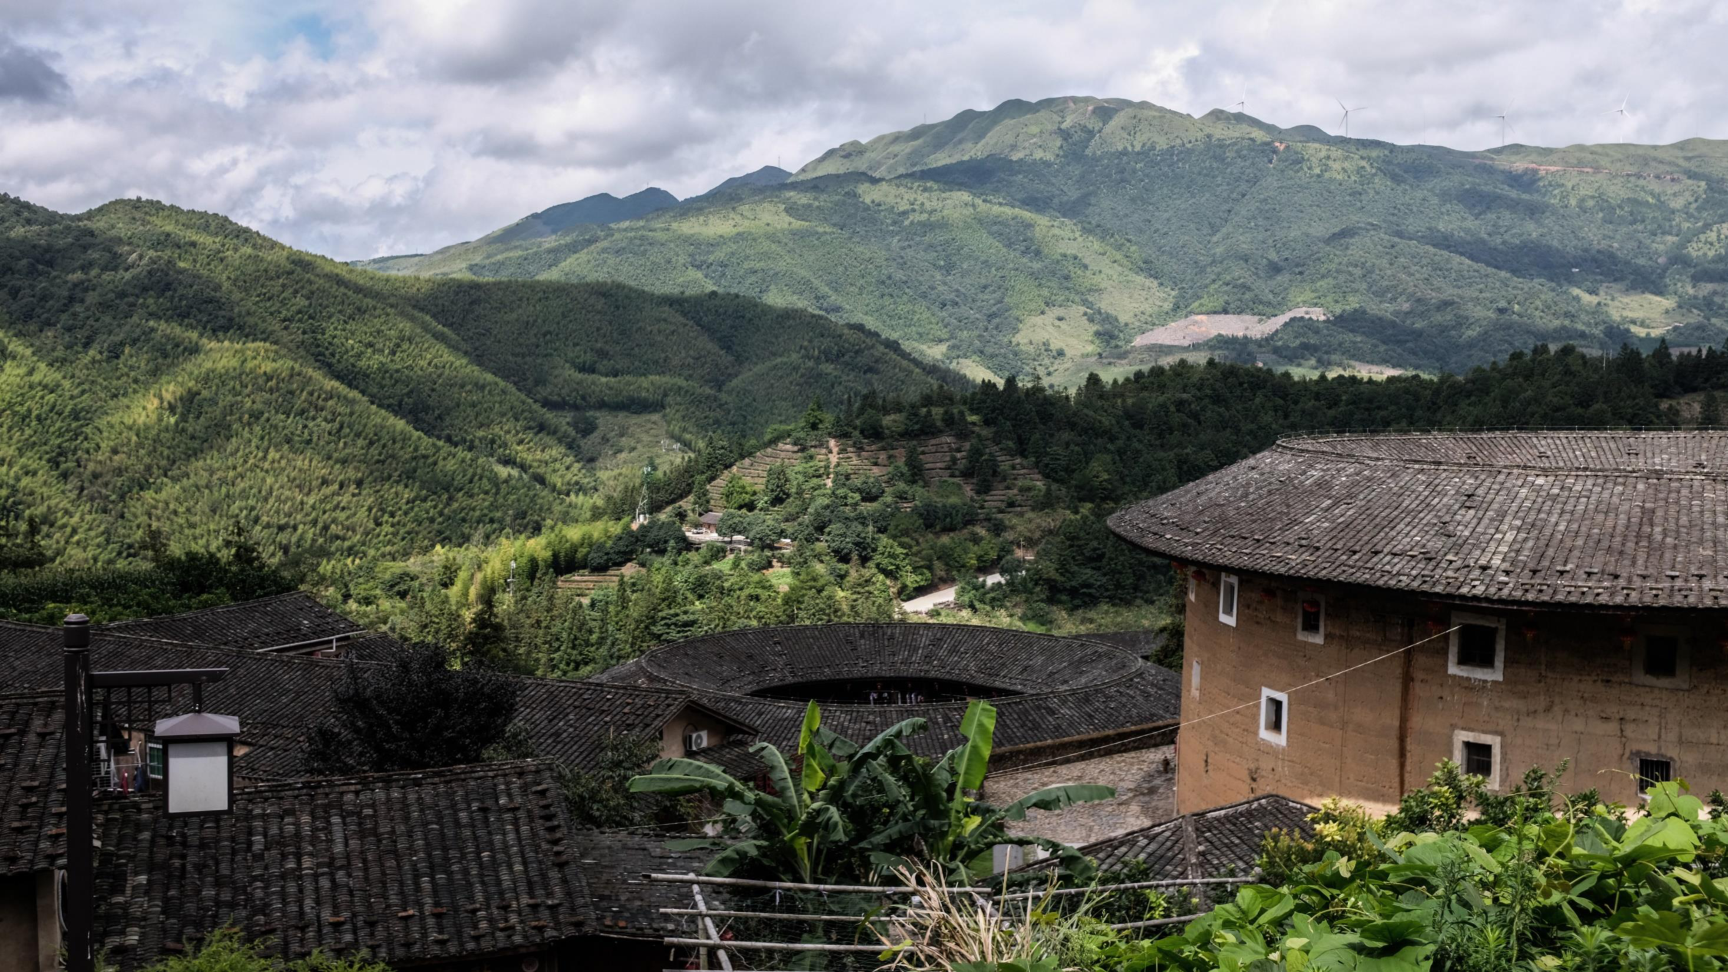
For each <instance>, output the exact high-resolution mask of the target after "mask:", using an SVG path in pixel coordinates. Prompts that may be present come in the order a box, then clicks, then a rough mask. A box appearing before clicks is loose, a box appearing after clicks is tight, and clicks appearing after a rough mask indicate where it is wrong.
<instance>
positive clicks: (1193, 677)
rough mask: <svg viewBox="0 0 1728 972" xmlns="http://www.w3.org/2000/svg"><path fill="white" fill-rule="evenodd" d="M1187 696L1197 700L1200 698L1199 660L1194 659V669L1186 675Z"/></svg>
mask: <svg viewBox="0 0 1728 972" xmlns="http://www.w3.org/2000/svg"><path fill="white" fill-rule="evenodd" d="M1188 694H1189V695H1192V696H1193V697H1194V698H1196V699H1198V698H1199V697H1200V659H1198V658H1196V659H1194V667H1193V668H1191V669H1189V673H1188Z"/></svg>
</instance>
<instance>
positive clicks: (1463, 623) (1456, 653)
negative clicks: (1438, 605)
mask: <svg viewBox="0 0 1728 972" xmlns="http://www.w3.org/2000/svg"><path fill="white" fill-rule="evenodd" d="M1452 628H1453V630H1452V637H1451V639H1450V642H1449V645H1450V647H1449V648H1448V649H1447V652H1446V672H1447V674H1449V675H1461V676H1463V677H1465V678H1476V679H1481V680H1483V681H1486V682H1499V681H1502V680H1504V679H1505V677H1506V619H1505V618H1497V617H1494V616H1493V615H1489V614H1471V613H1470V612H1468V611H1453V612H1452Z"/></svg>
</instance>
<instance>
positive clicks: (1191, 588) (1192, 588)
mask: <svg viewBox="0 0 1728 972" xmlns="http://www.w3.org/2000/svg"><path fill="white" fill-rule="evenodd" d="M1199 589H1200V582H1199V581H1196V580H1195V579H1194V573H1193V571H1189V573H1188V600H1190V601H1192V600H1194V598H1195V595H1196V593H1197V592H1198V591H1199Z"/></svg>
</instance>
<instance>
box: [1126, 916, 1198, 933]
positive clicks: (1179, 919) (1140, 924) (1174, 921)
mask: <svg viewBox="0 0 1728 972" xmlns="http://www.w3.org/2000/svg"><path fill="white" fill-rule="evenodd" d="M1200 917H1203V916H1202V915H1178V916H1176V917H1175V918H1157V919H1154V920H1152V921H1125V922H1123V923H1121V924H1120V925H1111V926H1110V930H1111V931H1124V930H1126V929H1129V928H1158V927H1161V926H1163V925H1180V924H1182V923H1184V922H1189V921H1193V920H1194V919H1196V918H1200Z"/></svg>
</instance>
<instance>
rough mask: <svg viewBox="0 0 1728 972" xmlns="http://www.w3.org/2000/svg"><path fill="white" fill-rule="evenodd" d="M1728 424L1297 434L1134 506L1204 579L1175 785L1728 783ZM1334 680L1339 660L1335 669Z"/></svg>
mask: <svg viewBox="0 0 1728 972" xmlns="http://www.w3.org/2000/svg"><path fill="white" fill-rule="evenodd" d="M1725 502H1728V433H1724V432H1501V433H1468V434H1465V433H1447V434H1441V433H1433V434H1379V435H1327V436H1308V437H1300V438H1291V439H1286V440H1283V441H1281V442H1279V443H1278V444H1277V445H1275V446H1273V447H1272V448H1271V449H1268V450H1266V451H1265V452H1262V453H1260V454H1259V455H1256V456H1254V457H1252V458H1250V459H1246V460H1244V461H1242V462H1239V463H1236V464H1235V465H1233V466H1230V467H1228V468H1226V469H1223V470H1221V471H1219V472H1217V473H1214V474H1212V475H1211V476H1208V477H1206V478H1204V479H1201V480H1199V481H1197V482H1194V483H1191V484H1189V485H1187V486H1184V487H1182V488H1180V489H1177V490H1175V491H1174V492H1171V493H1167V494H1165V495H1163V496H1160V497H1158V498H1156V499H1153V500H1150V501H1147V502H1144V503H1141V504H1138V505H1136V506H1133V507H1130V508H1128V509H1125V510H1123V511H1121V512H1119V513H1117V514H1116V515H1115V516H1113V517H1112V518H1111V520H1110V525H1111V527H1112V529H1114V530H1115V531H1116V532H1117V533H1118V534H1120V535H1121V536H1122V537H1124V538H1126V539H1127V540H1129V541H1131V542H1133V543H1135V544H1138V545H1140V546H1142V547H1144V548H1146V549H1148V550H1151V551H1153V552H1155V553H1158V554H1161V555H1163V556H1166V557H1169V558H1170V559H1171V560H1172V561H1174V562H1176V564H1177V565H1178V567H1179V568H1181V569H1184V570H1186V572H1187V576H1188V604H1187V632H1186V644H1185V652H1184V671H1183V673H1182V730H1181V733H1180V735H1179V737H1178V740H1177V766H1178V775H1177V805H1178V809H1179V810H1180V811H1181V812H1189V811H1194V810H1199V809H1204V808H1206V807H1212V806H1217V805H1219V804H1224V803H1230V802H1233V801H1237V800H1242V799H1245V798H1248V797H1251V796H1253V795H1255V794H1261V793H1280V794H1283V795H1285V796H1288V797H1293V798H1296V799H1300V800H1305V801H1307V802H1310V803H1313V802H1317V801H1319V800H1320V799H1322V798H1324V797H1326V796H1330V795H1334V794H1336V795H1340V796H1343V797H1345V798H1347V799H1351V800H1356V801H1359V802H1363V803H1366V804H1369V805H1371V806H1375V807H1380V808H1384V807H1389V806H1391V805H1393V804H1395V803H1396V802H1397V800H1398V798H1399V796H1400V795H1401V794H1402V793H1404V792H1405V791H1407V790H1409V789H1411V788H1413V787H1416V786H1419V785H1421V784H1422V782H1423V781H1424V780H1425V779H1426V778H1427V777H1428V775H1429V774H1430V773H1432V772H1433V770H1434V768H1435V765H1436V763H1438V762H1439V761H1440V760H1442V759H1446V758H1450V759H1453V760H1456V761H1457V762H1458V763H1460V764H1461V765H1462V766H1463V767H1464V768H1465V769H1466V770H1467V771H1469V772H1473V773H1479V774H1481V775H1482V776H1484V777H1486V778H1487V779H1488V781H1489V785H1490V786H1491V787H1493V788H1494V789H1496V790H1498V791H1502V792H1504V791H1507V790H1510V789H1513V788H1515V786H1516V784H1517V783H1518V780H1519V777H1520V776H1521V775H1522V774H1523V772H1524V771H1525V770H1527V769H1529V768H1530V767H1533V766H1543V767H1550V768H1551V767H1553V766H1554V765H1556V764H1557V763H1559V762H1560V761H1561V760H1570V769H1569V771H1568V776H1567V778H1566V779H1565V781H1564V782H1563V786H1565V787H1566V788H1568V789H1575V790H1576V789H1584V788H1588V787H1597V788H1600V790H1601V792H1602V795H1603V797H1604V798H1605V799H1609V800H1618V801H1621V802H1624V803H1627V804H1631V805H1636V803H1637V802H1638V800H1639V798H1640V795H1641V794H1642V793H1643V792H1644V790H1645V789H1646V788H1647V787H1648V785H1649V784H1650V783H1651V782H1654V781H1661V780H1667V779H1679V778H1684V779H1685V780H1687V781H1688V782H1689V783H1690V785H1691V786H1692V788H1693V789H1694V790H1703V791H1708V790H1710V789H1712V788H1715V787H1724V786H1728V717H1725V715H1724V713H1725V712H1728V707H1725V706H1728V506H1725ZM1317 680H1321V681H1317Z"/></svg>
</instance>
